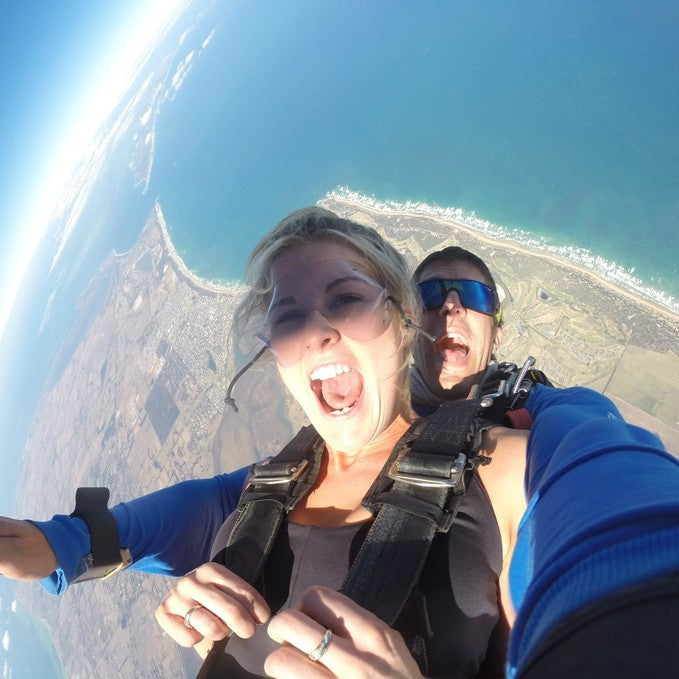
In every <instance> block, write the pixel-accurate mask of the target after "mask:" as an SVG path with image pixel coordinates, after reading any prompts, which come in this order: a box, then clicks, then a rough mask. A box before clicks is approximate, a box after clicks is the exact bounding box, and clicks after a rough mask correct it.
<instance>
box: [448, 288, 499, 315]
mask: <svg viewBox="0 0 679 679" xmlns="http://www.w3.org/2000/svg"><path fill="white" fill-rule="evenodd" d="M457 283H458V284H459V285H460V288H459V289H458V290H459V294H460V301H461V302H462V304H464V305H465V306H466V307H468V308H469V309H474V310H475V311H480V312H481V313H482V314H490V315H491V316H492V315H493V314H494V313H495V308H496V306H497V305H496V303H495V295H494V294H493V291H492V290H491V289H490V288H489V287H488V286H487V285H484V284H483V283H479V282H478V281H457Z"/></svg>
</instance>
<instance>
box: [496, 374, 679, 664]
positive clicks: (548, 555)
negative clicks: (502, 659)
mask: <svg viewBox="0 0 679 679" xmlns="http://www.w3.org/2000/svg"><path fill="white" fill-rule="evenodd" d="M534 391H535V395H534V396H533V394H531V397H532V398H531V399H529V403H528V404H527V407H528V409H529V411H530V412H531V414H532V416H533V419H534V423H533V428H532V429H531V433H530V437H529V440H528V453H527V459H526V478H525V483H526V494H527V499H528V502H529V505H528V509H527V511H526V513H525V514H524V516H523V518H522V521H521V524H520V526H519V535H518V541H517V547H516V550H515V554H514V557H513V558H512V563H511V567H510V587H511V592H512V599H513V601H514V604H515V606H516V608H517V619H516V623H515V625H514V629H513V632H512V636H511V640H510V651H509V668H508V676H509V677H512V676H514V675H515V674H516V672H517V670H518V669H520V668H521V664H522V663H523V662H525V660H527V658H528V657H529V656H530V654H531V652H532V651H533V650H534V649H535V648H536V646H537V644H538V643H539V642H540V640H541V639H542V638H544V636H545V635H546V634H547V633H548V632H549V631H550V630H551V629H552V628H553V627H554V626H555V625H556V624H557V623H558V622H559V621H561V620H562V619H563V618H564V617H566V616H568V615H569V614H570V613H574V612H575V611H576V610H578V609H579V608H581V607H582V606H585V605H586V604H588V603H591V602H593V601H596V600H597V599H600V598H602V597H604V596H607V595H609V594H612V593H614V592H615V591H617V590H619V589H622V588H624V587H626V586H629V585H632V584H635V583H638V582H643V581H645V580H648V579H651V578H653V577H656V576H661V575H665V574H668V573H670V572H673V571H676V570H679V460H677V459H676V458H675V457H673V456H672V455H670V454H669V453H668V452H667V451H666V450H665V449H664V447H663V445H662V443H661V442H660V440H659V439H658V438H657V437H656V436H654V435H653V434H651V433H650V432H648V431H646V430H644V429H641V428H639V427H635V426H632V425H629V424H627V423H626V422H624V420H623V419H622V418H621V416H620V414H619V413H618V411H617V409H616V408H615V406H614V405H613V404H612V403H611V402H610V400H609V399H607V398H606V397H604V396H602V395H601V394H599V393H597V392H594V391H591V390H589V389H585V388H581V387H577V388H573V389H550V388H547V387H542V388H540V389H535V390H534Z"/></svg>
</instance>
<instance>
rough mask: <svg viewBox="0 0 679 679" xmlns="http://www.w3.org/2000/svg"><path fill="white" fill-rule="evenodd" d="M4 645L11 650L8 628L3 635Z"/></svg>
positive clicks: (6, 649)
mask: <svg viewBox="0 0 679 679" xmlns="http://www.w3.org/2000/svg"><path fill="white" fill-rule="evenodd" d="M2 647H3V648H4V649H5V651H9V630H8V629H6V630H5V633H4V634H3V635H2Z"/></svg>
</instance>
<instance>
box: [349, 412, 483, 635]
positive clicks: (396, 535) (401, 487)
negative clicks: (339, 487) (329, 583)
mask: <svg viewBox="0 0 679 679" xmlns="http://www.w3.org/2000/svg"><path fill="white" fill-rule="evenodd" d="M480 410H482V405H481V402H480V399H474V400H463V401H450V402H447V403H444V404H442V405H441V406H440V407H439V408H438V410H437V411H436V412H435V413H434V414H433V415H432V416H431V417H429V418H427V419H426V420H424V421H422V422H419V423H417V424H416V425H414V427H412V428H411V429H410V431H409V432H408V433H407V434H406V436H405V437H404V438H405V440H402V441H401V442H399V443H400V444H401V445H400V446H399V445H398V444H397V446H396V447H395V449H394V452H393V453H392V459H390V461H389V463H388V464H387V466H386V467H385V471H384V472H383V473H382V474H381V475H380V476H379V477H378V478H377V480H376V481H375V483H374V484H373V486H372V487H371V489H370V490H369V491H368V494H367V495H366V497H365V498H364V500H363V503H362V504H363V506H364V507H365V508H366V509H368V510H370V511H371V512H372V513H373V514H375V520H374V521H373V524H372V526H371V527H370V530H369V531H368V534H367V536H366V538H365V540H364V542H363V545H362V546H361V549H360V550H359V552H358V554H357V556H356V558H355V559H354V561H353V563H352V565H351V568H350V570H349V573H348V575H347V578H346V580H345V581H344V584H343V585H342V588H341V591H342V592H343V593H345V594H346V595H347V596H349V597H350V598H351V599H353V600H354V601H355V602H356V603H357V604H359V605H360V606H363V607H364V608H367V609H368V610H370V611H372V612H373V613H375V615H377V616H378V617H379V618H381V619H382V620H383V621H384V622H386V623H387V624H389V625H392V624H393V623H394V621H395V620H396V618H397V617H398V615H399V613H400V612H401V610H402V608H403V607H404V605H405V603H406V601H407V599H408V597H409V595H410V592H411V591H412V589H413V588H414V586H415V585H416V583H417V581H418V580H419V578H420V574H421V572H422V567H423V566H424V562H425V560H426V558H427V554H428V552H429V548H430V546H431V543H432V541H433V539H434V537H435V535H436V533H438V532H447V531H448V530H449V529H450V527H451V525H452V523H453V521H454V519H455V516H456V514H457V511H458V508H459V505H460V502H461V500H462V498H463V497H464V493H465V491H466V489H467V487H468V485H469V482H470V481H471V477H472V475H473V474H474V471H475V469H476V467H477V466H478V465H479V464H480V463H482V462H487V461H489V458H481V457H479V456H477V451H478V445H479V442H480V430H479V427H478V423H479V420H478V415H479V412H480ZM403 446H405V447H406V453H405V454H403V455H399V449H400V452H402V450H403Z"/></svg>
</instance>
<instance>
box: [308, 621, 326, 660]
mask: <svg viewBox="0 0 679 679" xmlns="http://www.w3.org/2000/svg"><path fill="white" fill-rule="evenodd" d="M331 637H332V632H331V631H330V630H329V629H327V630H325V634H324V635H323V638H322V639H321V643H320V644H318V646H316V648H314V650H313V651H311V653H309V655H308V658H309V660H311V661H312V662H318V661H319V660H320V659H321V658H322V657H323V655H324V654H325V652H326V651H327V650H328V645H329V644H330V639H331Z"/></svg>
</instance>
